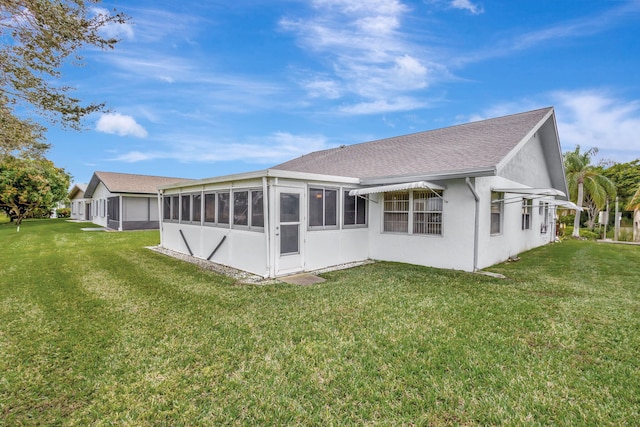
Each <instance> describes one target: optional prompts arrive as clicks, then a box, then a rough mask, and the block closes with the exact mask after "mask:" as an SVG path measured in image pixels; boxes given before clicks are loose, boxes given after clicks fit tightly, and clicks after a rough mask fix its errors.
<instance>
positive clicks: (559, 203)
mask: <svg viewBox="0 0 640 427" xmlns="http://www.w3.org/2000/svg"><path fill="white" fill-rule="evenodd" d="M549 204H550V205H552V206H560V207H561V208H565V209H573V210H574V211H583V210H584V209H583V208H581V207H579V206H578V205H576V204H575V203H573V202H570V201H568V200H552V201H550V202H549Z"/></svg>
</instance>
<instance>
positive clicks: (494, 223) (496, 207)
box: [491, 192, 504, 234]
mask: <svg viewBox="0 0 640 427" xmlns="http://www.w3.org/2000/svg"><path fill="white" fill-rule="evenodd" d="M503 212H504V193H496V192H491V234H500V233H502V213H503Z"/></svg>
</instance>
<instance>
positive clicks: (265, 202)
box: [262, 176, 271, 279]
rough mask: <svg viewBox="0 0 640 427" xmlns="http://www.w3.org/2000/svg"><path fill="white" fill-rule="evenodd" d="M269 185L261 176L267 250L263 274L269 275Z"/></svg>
mask: <svg viewBox="0 0 640 427" xmlns="http://www.w3.org/2000/svg"><path fill="white" fill-rule="evenodd" d="M269 200H270V197H269V185H268V183H267V177H266V176H263V177H262V215H263V218H264V219H263V220H264V224H263V228H264V241H265V249H266V251H267V265H266V267H267V274H266V275H265V276H264V278H265V279H266V278H267V277H269V276H271V229H270V228H269V226H270V224H269Z"/></svg>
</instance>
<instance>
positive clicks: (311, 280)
mask: <svg viewBox="0 0 640 427" xmlns="http://www.w3.org/2000/svg"><path fill="white" fill-rule="evenodd" d="M280 281H282V282H284V283H289V284H290V285H303V286H305V285H315V284H316V283H322V282H326V280H325V279H323V278H322V277H318V276H315V275H313V274H309V273H302V274H294V275H292V276H285V277H280Z"/></svg>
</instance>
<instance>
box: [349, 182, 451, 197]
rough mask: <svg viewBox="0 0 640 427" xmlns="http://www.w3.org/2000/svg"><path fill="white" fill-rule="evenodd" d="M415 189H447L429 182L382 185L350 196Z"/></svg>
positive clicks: (351, 193)
mask: <svg viewBox="0 0 640 427" xmlns="http://www.w3.org/2000/svg"><path fill="white" fill-rule="evenodd" d="M415 189H427V190H444V189H445V187H443V186H442V185H438V184H434V183H432V182H428V181H417V182H404V183H402V184H393V185H380V186H378V187H369V188H359V189H357V190H351V191H349V195H350V196H364V195H366V194H374V193H387V192H390V191H404V190H415Z"/></svg>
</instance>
